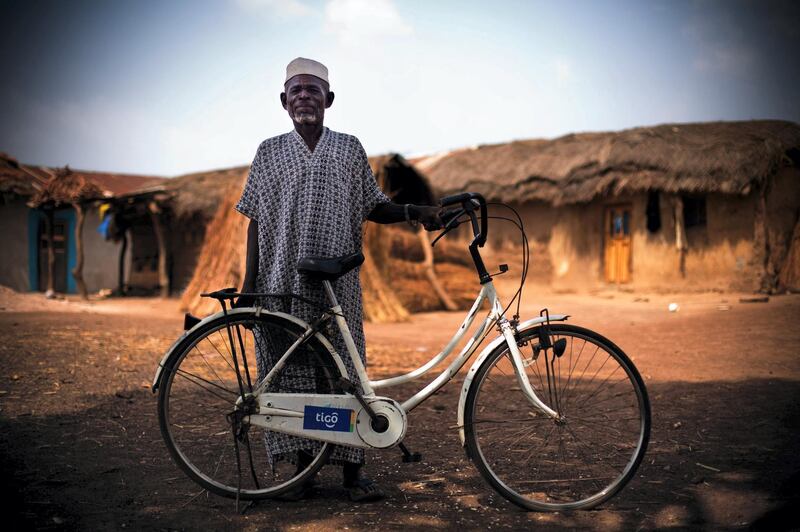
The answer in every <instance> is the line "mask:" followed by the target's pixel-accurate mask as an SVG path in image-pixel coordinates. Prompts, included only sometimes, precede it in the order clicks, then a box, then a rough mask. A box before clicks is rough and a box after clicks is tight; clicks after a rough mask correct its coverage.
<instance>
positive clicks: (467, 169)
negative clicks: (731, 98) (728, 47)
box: [415, 120, 800, 205]
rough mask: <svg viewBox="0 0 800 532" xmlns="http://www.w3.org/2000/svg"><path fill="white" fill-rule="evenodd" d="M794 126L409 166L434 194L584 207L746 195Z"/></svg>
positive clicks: (702, 129)
mask: <svg viewBox="0 0 800 532" xmlns="http://www.w3.org/2000/svg"><path fill="white" fill-rule="evenodd" d="M799 149H800V126H798V125H797V124H794V123H791V122H783V121H778V120H760V121H749V122H711V123H704V124H667V125H660V126H654V127H641V128H635V129H629V130H625V131H619V132H611V133H579V134H572V135H566V136H564V137H560V138H557V139H554V140H523V141H515V142H510V143H507V144H496V145H487V146H479V147H476V148H473V149H466V150H457V151H453V152H449V153H444V154H438V155H434V156H431V157H426V158H422V159H419V160H417V161H415V164H416V166H417V167H418V168H420V169H421V170H422V171H424V172H425V173H426V175H428V177H429V178H430V179H431V182H432V183H433V185H434V188H435V189H436V190H437V191H439V192H440V193H442V194H451V193H456V192H461V191H464V190H471V191H476V192H480V193H482V194H484V195H485V196H486V197H487V198H489V199H492V200H498V201H505V202H509V201H516V202H519V201H526V200H533V199H536V200H543V201H546V202H549V203H552V204H554V205H563V204H569V203H582V202H588V201H590V200H591V199H592V198H594V197H595V196H602V195H612V194H619V193H621V192H625V191H642V190H663V191H666V192H723V193H728V194H748V193H749V192H750V190H751V189H752V188H753V187H754V186H756V185H758V184H760V183H761V182H763V180H764V179H765V178H766V177H767V176H769V175H771V174H772V173H773V172H774V171H775V168H776V167H777V166H778V165H779V164H780V163H781V161H782V160H785V158H787V157H791V158H797V159H798V160H800V151H798V150H799Z"/></svg>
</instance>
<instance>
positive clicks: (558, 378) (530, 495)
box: [471, 330, 649, 510]
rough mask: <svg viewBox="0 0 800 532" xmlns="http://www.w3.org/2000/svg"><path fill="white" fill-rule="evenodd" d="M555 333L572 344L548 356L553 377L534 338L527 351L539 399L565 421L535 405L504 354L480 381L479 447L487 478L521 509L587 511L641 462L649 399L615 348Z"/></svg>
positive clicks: (474, 426) (477, 402)
mask: <svg viewBox="0 0 800 532" xmlns="http://www.w3.org/2000/svg"><path fill="white" fill-rule="evenodd" d="M553 335H554V340H558V339H560V338H564V339H566V340H567V346H566V349H565V351H564V354H563V355H562V356H561V357H555V359H553V358H552V354H551V353H552V350H549V351H548V353H550V355H549V356H548V357H547V358H548V362H550V361H553V365H552V366H550V368H549V369H551V371H550V377H548V374H547V373H548V372H547V370H546V368H545V352H544V351H543V350H542V351H540V352H539V355H538V357H535V356H534V353H535V352H534V348H533V346H534V345H535V344H537V343H538V337H537V336H535V335H531V336H529V337H528V340H530V342H528V343H526V344H525V345H523V346H521V347H520V350H521V351H522V353H523V357H524V361H525V363H526V364H527V367H526V371H527V373H528V376H529V380H530V382H531V384H532V385H533V387H534V389H535V390H536V393H537V394H538V395H539V397H540V398H541V399H542V400H544V401H545V403H547V404H548V405H550V406H551V407H552V408H553V409H554V410H557V411H558V412H559V413H560V414H562V415H563V416H564V420H563V421H558V422H556V421H554V420H552V419H550V418H548V417H546V416H545V415H544V414H542V413H541V412H539V411H538V410H536V409H534V408H533V407H532V406H530V404H529V403H528V401H527V399H526V398H525V397H524V396H523V395H522V392H521V391H520V388H519V385H518V383H517V382H516V378H515V377H514V372H513V366H512V364H511V361H510V359H509V356H508V353H507V352H504V353H502V354H500V355H499V356H497V357H496V358H495V360H494V363H493V364H492V365H491V366H490V368H489V369H488V370H487V371H485V372H483V373H482V374H481V375H480V376H479V381H478V382H477V383H476V384H477V385H478V391H477V397H476V399H475V407H474V410H473V418H472V420H473V424H472V427H471V430H472V432H473V434H474V442H475V449H474V450H475V451H476V452H477V454H478V455H479V456H478V458H479V462H480V463H482V464H483V467H485V469H486V471H485V472H484V473H485V476H487V478H488V479H489V481H490V482H491V483H492V484H494V485H495V487H496V488H498V489H499V490H500V491H501V493H502V492H503V491H505V494H506V495H507V496H509V498H511V499H512V500H514V502H516V503H518V504H521V505H523V506H526V507H529V508H533V509H544V510H566V509H577V508H588V507H591V506H594V505H596V504H599V503H600V502H602V501H604V500H606V499H607V498H609V497H610V496H612V495H613V494H614V493H615V492H616V491H617V490H618V489H620V488H621V487H622V485H624V483H625V482H626V481H627V479H628V478H629V475H631V474H632V473H633V469H634V468H635V467H636V465H638V461H639V460H640V458H641V454H642V453H641V451H642V450H643V446H644V445H646V440H647V423H648V422H649V417H648V415H647V412H646V406H645V405H646V399H645V397H644V395H643V394H644V392H643V390H641V389H640V388H639V386H638V385H637V381H636V377H635V375H634V374H633V371H634V370H633V369H632V368H629V367H628V366H627V365H625V364H624V363H623V362H624V361H621V359H620V358H618V357H617V356H615V353H614V350H613V348H611V347H609V346H607V345H605V344H603V343H600V342H599V341H598V340H596V339H593V338H591V337H589V336H587V335H583V334H580V333H578V332H572V331H564V330H558V331H556V330H554V331H553ZM548 366H549V364H548ZM548 383H549V385H548Z"/></svg>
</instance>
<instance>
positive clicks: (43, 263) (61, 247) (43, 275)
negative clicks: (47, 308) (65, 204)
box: [38, 216, 68, 294]
mask: <svg viewBox="0 0 800 532" xmlns="http://www.w3.org/2000/svg"><path fill="white" fill-rule="evenodd" d="M67 227H68V221H67V220H64V219H55V220H54V221H53V252H54V255H55V259H56V260H55V267H54V270H53V289H54V290H55V291H56V292H58V293H61V294H65V293H67ZM47 248H48V235H47V223H46V222H45V219H44V216H42V217H40V219H39V261H38V266H39V268H38V269H39V272H38V273H39V274H38V277H39V279H38V288H39V291H40V292H44V291H45V290H47V264H48V260H47Z"/></svg>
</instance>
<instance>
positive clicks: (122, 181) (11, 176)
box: [0, 153, 165, 203]
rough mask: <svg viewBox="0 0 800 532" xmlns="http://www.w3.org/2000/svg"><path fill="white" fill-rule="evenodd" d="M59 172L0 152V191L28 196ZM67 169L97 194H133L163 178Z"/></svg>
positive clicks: (107, 195) (57, 169)
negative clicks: (93, 188) (24, 162)
mask: <svg viewBox="0 0 800 532" xmlns="http://www.w3.org/2000/svg"><path fill="white" fill-rule="evenodd" d="M60 172H61V173H63V171H62V169H59V168H49V167H46V166H32V165H24V164H20V163H19V162H17V160H16V159H14V158H13V157H11V156H10V155H8V154H6V153H0V192H13V193H15V194H18V195H20V196H28V197H30V196H33V195H34V194H36V193H37V192H38V191H41V190H42V189H43V188H44V187H45V186H46V185H47V184H48V183H49V182H50V181H51V180H52V179H53V178H54V177H56V176H58V175H59V173H60ZM70 173H71V174H73V175H80V176H81V178H82V179H83V180H84V181H85V182H86V183H90V184H92V185H94V186H95V187H97V189H98V190H99V192H98V193H97V194H96V196H97V197H116V196H123V195H130V194H135V193H137V192H139V191H141V190H147V189H150V188H153V187H157V186H158V185H159V184H160V183H162V182H163V181H165V178H163V177H155V176H146V175H132V174H114V173H109V172H91V171H87V170H70ZM61 177H62V178H63V177H64V176H63V175H62V176H61ZM71 179H74V178H71ZM67 185H68V186H78V185H76V183H71V184H65V185H64V186H67ZM58 187H61V185H58ZM62 188H63V187H62ZM62 192H63V190H62ZM67 203H68V202H67Z"/></svg>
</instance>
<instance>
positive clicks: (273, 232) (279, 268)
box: [236, 128, 390, 463]
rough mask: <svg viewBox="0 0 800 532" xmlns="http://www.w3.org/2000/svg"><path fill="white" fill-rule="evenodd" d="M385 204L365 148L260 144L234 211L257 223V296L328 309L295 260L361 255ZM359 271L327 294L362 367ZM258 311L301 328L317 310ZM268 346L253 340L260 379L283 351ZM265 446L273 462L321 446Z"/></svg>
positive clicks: (349, 140)
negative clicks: (365, 232)
mask: <svg viewBox="0 0 800 532" xmlns="http://www.w3.org/2000/svg"><path fill="white" fill-rule="evenodd" d="M388 201H390V200H389V198H388V197H387V196H386V195H385V194H384V193H383V192H381V190H380V188H378V185H377V183H376V181H375V177H374V176H373V174H372V170H371V169H370V167H369V162H368V160H367V155H366V153H365V152H364V148H363V147H362V146H361V143H360V142H359V141H358V139H357V138H356V137H354V136H352V135H346V134H343V133H337V132H335V131H331V130H329V129H328V128H323V130H322V136H321V137H320V139H319V141H318V142H317V146H316V148H315V149H314V151H313V152H312V151H311V150H309V148H308V146H307V145H306V143H305V141H304V140H303V138H302V137H301V136H300V134H299V133H297V132H296V131H292V132H291V133H286V134H283V135H279V136H277V137H273V138H270V139H267V140H265V141H264V142H262V143H261V145H260V146H259V147H258V151H257V152H256V156H255V158H254V159H253V164H252V165H251V167H250V174H249V175H248V178H247V183H246V185H245V188H244V192H243V193H242V197H241V199H240V200H239V203H238V204H237V205H236V210H238V211H239V212H241V213H242V214H244V215H245V216H247V217H248V218H251V219H253V220H256V221H258V253H259V259H258V277H257V279H256V291H258V292H291V293H294V294H298V295H301V296H304V297H307V298H309V299H312V300H314V301H316V302H318V303H320V304H322V305H325V306H329V302H328V300H327V298H326V297H325V294H324V289H323V287H322V284H321V283H320V282H319V281H311V280H309V279H307V278H305V277H304V276H301V275H300V274H298V272H297V270H296V265H297V261H298V260H299V259H301V258H303V257H307V256H316V257H338V256H342V255H345V254H348V253H353V252H355V251H359V250H360V249H361V241H362V224H363V222H364V221H365V220H366V218H367V215H369V213H370V212H372V209H373V208H374V207H375V206H376V205H377V204H379V203H383V202H388ZM358 272H359V268H356V269H355V270H352V271H350V272H348V273H347V274H345V275H344V276H342V277H340V278H339V279H337V280H336V281H335V282H333V287H334V292H335V293H336V297H337V299H338V301H339V304H340V305H341V306H342V310H343V312H344V315H345V319H346V320H347V324H348V326H349V327H350V332H351V334H352V335H353V340H354V342H355V344H356V347H357V348H358V352H359V355H360V356H361V360H362V362H364V363H365V364H366V358H365V345H364V328H363V325H362V320H363V314H362V301H361V285H360V283H359V277H358ZM262 304H263V305H264V306H265V308H268V309H271V310H279V311H282V312H287V313H290V314H293V315H295V316H297V317H299V318H301V319H303V320H305V321H307V322H310V321H312V320H313V319H314V318H316V317H318V316H319V315H320V310H319V309H316V308H313V307H309V306H308V305H307V304H305V303H302V302H300V301H297V300H294V299H293V300H281V301H276V300H274V299H273V298H270V300H269V301H263V302H262ZM256 334H258V333H257V332H256ZM328 336H329V338H330V340H331V342H332V344H333V346H334V348H335V349H336V351H337V352H338V353H339V354H340V355H341V357H342V360H343V361H344V363H345V365H346V366H347V368H348V372H349V373H350V378H351V380H352V381H353V382H354V383H358V382H359V381H358V376H357V375H356V374H355V370H354V368H353V365H352V362H351V360H350V357H349V356H348V354H347V347H346V346H345V344H344V340H343V338H342V336H341V333H339V330H338V328H336V327H333V334H330V335H328ZM257 340H258V338H257ZM268 344H270V342H266V343H265V342H258V341H257V346H260V347H259V348H257V349H256V357H257V361H258V365H259V368H258V370H259V375H260V376H263V375H265V374H266V371H267V370H268V369H269V368H270V367H272V365H274V364H275V362H276V361H277V358H278V357H280V355H281V354H282V353H283V349H285V347H284V346H281V347H278V348H269V347H268ZM276 351H278V352H276ZM309 391H313V390H309ZM266 442H267V447H268V450H269V453H270V456H271V457H272V460H289V461H292V462H293V461H294V460H295V456H296V451H297V450H299V449H306V450H309V451H313V450H314V449H316V448H318V446H319V443H318V442H315V441H312V440H306V439H302V438H297V437H294V436H288V435H285V434H279V433H274V432H270V431H267V434H266ZM331 461H332V462H334V463H342V462H354V463H363V461H364V452H363V450H361V449H356V448H352V447H336V448H335V450H334V452H333V454H332V456H331Z"/></svg>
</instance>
